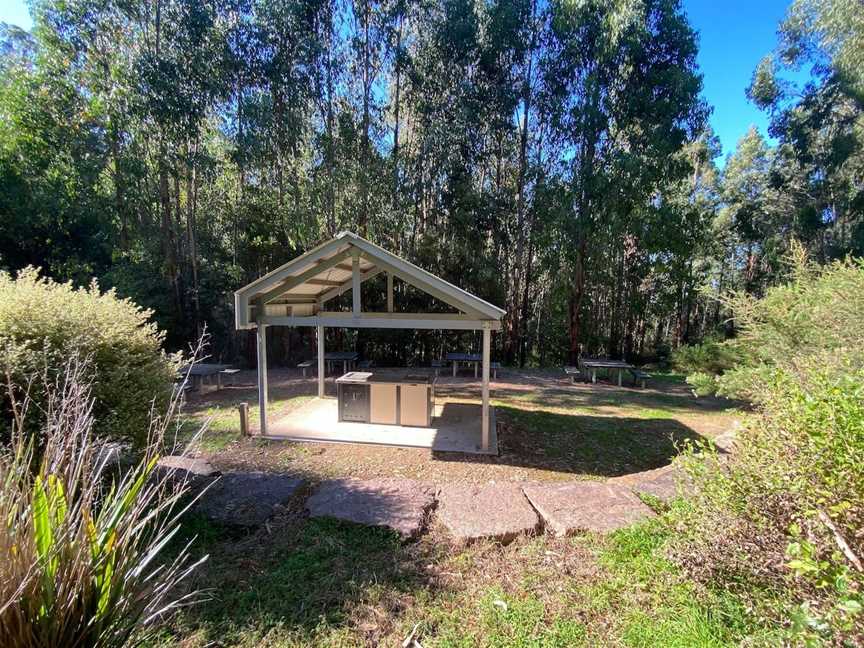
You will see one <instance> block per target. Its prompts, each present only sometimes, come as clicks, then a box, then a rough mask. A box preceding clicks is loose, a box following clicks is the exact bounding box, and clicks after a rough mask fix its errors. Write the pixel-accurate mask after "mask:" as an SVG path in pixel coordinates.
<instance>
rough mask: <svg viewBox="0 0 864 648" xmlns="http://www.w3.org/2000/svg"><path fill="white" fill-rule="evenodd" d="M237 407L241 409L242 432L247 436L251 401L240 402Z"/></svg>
mask: <svg viewBox="0 0 864 648" xmlns="http://www.w3.org/2000/svg"><path fill="white" fill-rule="evenodd" d="M237 409H238V410H240V434H241V435H242V436H244V437H247V436H249V403H240V405H239V406H238V407H237Z"/></svg>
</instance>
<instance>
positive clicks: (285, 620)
mask: <svg viewBox="0 0 864 648" xmlns="http://www.w3.org/2000/svg"><path fill="white" fill-rule="evenodd" d="M500 378H501V379H502V380H501V381H500V382H498V383H496V384H494V385H493V396H494V399H495V405H496V407H497V408H498V414H499V418H498V420H499V442H500V445H501V449H502V452H501V456H499V457H475V456H470V457H468V456H459V455H457V456H452V457H436V456H432V454H431V453H429V452H428V451H424V450H412V449H396V448H379V447H368V446H351V445H337V444H298V443H286V442H265V441H261V440H256V439H254V438H253V439H240V438H239V434H238V431H237V427H236V419H237V414H236V409H235V407H236V404H237V403H238V402H240V401H244V400H245V401H248V402H250V404H251V403H252V402H254V398H255V391H254V388H252V387H251V386H250V387H247V386H245V385H241V386H238V387H236V388H229V389H226V390H223V391H222V392H220V393H218V394H216V393H214V394H209V395H204V396H203V397H199V398H194V399H193V400H192V402H191V403H190V413H191V418H192V420H191V422H190V423H189V424H188V425H190V426H191V425H194V424H197V423H200V422H201V421H202V420H204V419H206V418H208V417H209V418H211V419H212V423H211V430H210V432H209V433H208V434H207V435H205V439H204V444H203V447H202V453H203V454H204V455H206V456H208V458H209V459H210V460H211V461H213V462H214V463H215V464H216V465H217V466H219V467H220V468H222V469H223V470H226V469H237V468H255V469H259V470H269V471H279V472H284V473H287V474H292V475H300V476H303V477H304V478H306V479H307V480H308V483H309V489H311V488H312V487H313V486H314V483H315V482H316V481H318V480H320V479H324V478H328V477H332V476H339V477H344V476H358V477H370V476H405V477H412V478H418V479H431V480H433V481H435V482H436V483H438V484H443V483H446V482H448V481H452V480H464V481H484V482H485V481H489V480H495V481H521V480H526V479H543V480H550V481H558V480H572V479H601V478H606V477H618V476H625V475H628V474H632V473H635V472H639V471H643V470H649V469H653V468H657V467H660V466H663V465H666V464H668V463H669V462H670V461H672V460H673V459H674V457H675V455H676V454H677V453H678V448H679V447H680V444H681V443H683V442H686V441H688V440H699V439H700V438H710V437H712V436H715V435H717V434H719V433H722V432H723V431H725V430H726V429H728V427H729V426H730V425H731V423H732V420H733V419H734V416H735V414H736V412H735V411H734V410H732V409H731V408H730V407H731V406H730V404H729V403H727V402H723V401H716V400H702V399H695V398H693V396H692V394H691V393H690V392H689V390H688V389H687V388H686V385H684V384H683V382H682V381H681V380H680V378H678V377H674V376H672V377H667V378H666V379H663V380H659V381H656V383H655V385H654V386H652V388H650V389H648V390H644V391H643V390H634V389H628V388H624V389H619V388H618V387H617V386H612V385H593V386H592V385H569V384H567V383H566V381H564V380H562V377H561V376H560V375H558V374H553V373H552V372H525V373H520V374H517V375H514V376H510V377H509V378H508V377H505V376H503V375H502V376H500ZM442 383H443V384H442V385H441V389H440V390H439V393H440V395H441V396H442V397H443V398H445V399H454V400H461V399H464V398H470V397H473V396H474V392H476V391H478V385H477V384H476V383H467V382H460V381H458V380H457V381H452V380H450V381H442ZM272 384H273V391H272V397H273V400H274V411H279V412H282V413H289V412H290V410H291V408H293V407H296V406H297V405H298V404H299V403H302V402H303V401H304V399H305V398H308V397H309V395H310V394H312V393H314V390H315V384H314V381H313V380H308V379H307V380H302V379H299V378H297V377H296V375H293V374H289V373H285V374H284V375H282V376H277V377H276V379H275V380H273V383H272ZM253 420H254V419H253ZM188 429H189V428H188V427H187V428H186V430H187V431H188ZM307 493H308V490H307V492H306V493H301V494H298V496H297V498H295V501H294V502H293V503H292V505H291V506H290V507H289V508H288V510H286V511H284V512H283V513H280V514H279V515H277V516H276V517H275V518H273V519H272V520H271V521H270V522H269V523H268V524H267V525H265V526H263V527H261V528H259V529H256V530H255V531H251V532H249V531H240V530H236V529H230V528H226V527H221V526H218V525H216V524H214V523H212V522H209V521H207V520H206V519H204V518H202V517H198V516H195V515H192V516H190V517H189V518H188V519H187V521H186V523H185V526H184V530H183V531H184V534H183V535H184V538H182V539H180V540H178V542H179V541H182V540H185V539H187V538H190V537H192V536H197V540H196V544H195V551H196V552H197V553H198V554H205V553H206V554H209V556H210V558H209V560H208V562H207V563H206V564H205V565H204V566H203V568H201V569H200V571H199V572H198V573H197V574H196V575H195V577H194V585H195V586H196V587H198V588H202V589H203V590H205V592H206V593H207V599H206V600H205V601H204V602H202V603H200V604H198V605H196V606H193V607H189V608H185V609H183V610H181V611H180V612H178V613H177V614H176V615H175V616H173V617H172V618H171V619H169V620H167V621H166V623H165V625H164V627H163V628H162V629H161V630H160V631H159V634H158V636H157V637H156V638H154V639H153V640H152V642H151V643H152V644H153V645H155V646H168V645H182V646H188V647H190V648H192V647H197V646H205V645H216V646H249V647H250V648H251V647H252V646H279V647H282V646H309V645H321V646H378V645H380V646H399V645H401V642H402V640H403V639H404V638H405V637H406V636H407V635H408V634H409V633H410V632H411V631H412V629H414V628H415V626H416V638H417V639H418V641H419V642H420V643H421V644H422V646H424V647H425V648H429V647H433V646H440V647H443V646H447V647H456V646H490V647H492V646H495V647H506V646H538V647H541V646H543V647H545V646H598V645H604V646H605V645H613V646H616V645H620V646H681V647H685V646H687V647H690V646H726V645H730V644H734V643H735V642H736V640H737V639H738V638H739V637H741V636H742V634H743V633H744V632H745V631H746V630H747V629H748V624H749V623H750V620H749V619H748V617H747V614H746V612H745V610H744V609H742V608H741V607H740V606H739V605H738V604H737V603H736V602H735V600H733V599H731V598H730V597H728V596H724V595H720V594H717V593H713V592H710V591H705V590H704V589H700V588H699V587H697V586H696V585H695V584H694V583H692V582H689V581H687V580H686V579H685V578H683V577H682V576H681V575H680V573H679V572H678V571H677V569H676V568H675V567H674V565H673V564H671V563H670V562H669V560H668V559H667V558H666V545H667V543H668V542H669V541H670V538H672V537H673V534H672V531H671V530H670V528H669V526H668V523H667V522H666V517H665V516H664V515H662V514H661V515H660V516H659V517H658V518H656V519H654V520H652V521H649V522H647V523H643V524H641V525H638V526H635V527H631V528H628V529H624V530H621V531H618V532H616V533H614V534H611V535H608V536H600V535H592V534H589V535H585V536H578V537H573V538H554V537H551V536H540V537H533V538H531V537H523V538H519V539H517V540H516V541H514V542H512V543H511V544H509V545H507V546H500V545H498V544H495V543H486V542H483V543H477V544H473V545H470V546H468V547H461V546H456V545H454V544H453V543H452V541H451V540H450V539H449V537H448V536H447V534H446V531H445V530H444V529H442V528H440V527H439V526H438V524H437V523H436V522H435V521H434V518H433V523H432V525H431V527H430V529H429V530H428V532H427V533H425V534H423V535H422V536H421V537H420V539H419V540H416V541H412V542H403V541H401V540H400V539H399V538H398V536H397V535H396V534H394V533H392V532H389V531H387V530H384V529H378V528H368V527H361V526H356V525H352V524H348V523H341V522H337V521H334V520H322V519H310V518H308V517H307V516H306V515H305V514H304V512H303V504H302V502H303V499H304V495H305V494H307ZM661 513H662V512H661Z"/></svg>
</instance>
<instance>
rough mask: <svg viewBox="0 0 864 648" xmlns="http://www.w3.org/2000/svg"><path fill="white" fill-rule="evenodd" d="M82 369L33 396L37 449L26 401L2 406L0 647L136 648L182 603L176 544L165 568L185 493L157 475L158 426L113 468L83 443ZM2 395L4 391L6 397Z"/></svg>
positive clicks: (69, 369) (161, 425) (164, 420)
mask: <svg viewBox="0 0 864 648" xmlns="http://www.w3.org/2000/svg"><path fill="white" fill-rule="evenodd" d="M88 373H89V372H88V371H87V368H86V365H85V364H81V363H77V362H72V363H67V366H66V371H65V372H64V373H63V374H61V375H60V377H59V378H57V380H56V381H55V382H54V383H52V384H51V385H50V386H49V388H48V389H47V390H46V392H45V394H44V407H45V413H44V416H43V417H42V421H43V424H42V429H41V431H40V437H41V443H40V448H39V451H38V452H36V451H34V446H35V445H36V439H35V438H34V436H33V434H32V432H31V431H29V430H28V431H26V432H25V430H27V427H28V426H27V425H26V417H27V416H28V415H29V414H30V412H29V408H31V407H32V406H33V403H32V402H27V401H26V399H25V400H24V401H21V400H19V399H17V398H13V400H12V410H13V428H12V431H11V443H10V444H9V445H8V446H2V447H0V555H2V559H0V646H3V648H25V647H26V648H31V647H34V646H42V647H57V648H60V647H66V646H75V647H80V648H89V647H94V648H95V647H106V648H107V647H119V646H128V645H136V644H137V643H138V642H140V641H143V640H145V639H146V637H147V631H148V628H150V627H151V626H152V624H153V623H154V622H155V621H156V620H158V619H159V618H160V617H161V616H162V615H164V614H165V613H167V612H168V611H170V610H171V609H172V608H174V607H175V606H177V605H179V604H181V603H183V602H184V601H189V599H190V597H191V596H192V594H189V593H187V594H185V595H180V594H178V591H179V590H178V588H177V587H176V586H177V584H178V583H179V582H180V581H181V580H182V579H183V578H184V577H185V576H187V575H188V574H189V573H190V571H191V570H192V569H193V568H194V567H195V565H196V564H197V563H195V564H191V561H190V560H189V553H188V545H187V546H186V548H184V549H182V550H180V551H179V553H175V552H173V551H172V555H173V557H172V558H171V559H166V558H165V557H164V556H163V550H164V549H165V547H166V545H167V544H168V543H169V542H170V541H171V539H172V538H173V537H174V536H175V535H176V533H177V530H178V523H179V516H180V515H181V514H182V512H183V507H184V502H187V501H188V498H187V497H185V495H186V493H187V490H188V489H187V487H186V484H185V483H184V482H182V481H179V480H177V479H176V478H175V476H173V475H171V474H169V473H166V472H163V471H161V470H158V469H157V461H158V459H159V452H160V449H161V448H162V447H163V446H164V445H165V442H166V439H165V435H166V431H167V430H168V429H169V426H171V419H172V416H171V415H172V413H173V408H174V406H175V405H176V400H172V402H171V403H170V404H169V410H168V416H166V417H157V416H151V417H150V418H149V420H150V425H149V434H148V437H147V438H148V440H147V443H146V444H145V445H144V448H143V452H142V454H141V455H140V459H139V460H138V461H137V463H135V464H134V465H132V466H131V467H130V466H126V467H121V466H120V465H119V464H118V463H117V462H116V459H114V460H112V459H111V455H110V454H109V453H106V452H104V446H103V445H100V442H99V441H98V439H97V438H96V437H94V434H93V403H94V400H93V398H92V397H91V394H90V388H89V384H88V382H87V379H86V376H87V375H88ZM13 392H14V390H13Z"/></svg>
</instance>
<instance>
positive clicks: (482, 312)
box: [234, 232, 505, 329]
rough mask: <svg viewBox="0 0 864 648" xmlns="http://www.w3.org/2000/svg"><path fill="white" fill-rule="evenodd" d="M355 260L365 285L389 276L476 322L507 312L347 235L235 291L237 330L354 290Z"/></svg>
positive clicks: (495, 318) (326, 243)
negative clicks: (257, 318)
mask: <svg viewBox="0 0 864 648" xmlns="http://www.w3.org/2000/svg"><path fill="white" fill-rule="evenodd" d="M355 257H357V269H358V272H359V275H360V277H359V280H360V281H365V280H366V279H369V278H371V277H373V276H375V275H377V274H379V273H381V272H389V273H391V274H392V275H394V276H396V277H399V278H400V279H402V280H403V281H405V282H407V283H409V284H411V285H412V286H414V287H415V288H418V289H419V290H421V291H423V292H425V293H427V294H429V295H431V296H432V297H435V298H436V299H438V300H440V301H442V302H444V303H446V304H448V305H450V306H452V307H453V308H455V309H456V310H457V311H459V312H461V313H464V314H466V315H471V316H472V317H474V318H475V319H478V320H494V321H497V320H500V319H501V318H502V317H503V316H504V313H505V311H504V310H502V309H500V308H498V307H497V306H494V305H492V304H490V303H489V302H487V301H484V300H482V299H480V298H479V297H477V296H475V295H472V294H471V293H469V292H467V291H465V290H462V289H461V288H459V287H457V286H454V285H453V284H451V283H449V282H447V281H444V280H443V279H441V278H440V277H436V276H435V275H433V274H432V273H431V272H427V271H426V270H423V269H422V268H418V267H417V266H416V265H414V264H413V263H409V262H408V261H405V260H404V259H402V258H400V257H398V256H396V255H395V254H392V253H390V252H388V251H387V250H385V249H384V248H381V247H379V246H377V245H375V244H374V243H370V242H369V241H367V240H366V239H364V238H362V237H360V236H357V235H356V234H354V233H353V232H342V233H341V234H339V235H337V236H336V237H334V238H332V239H330V240H329V241H327V242H325V243H322V244H321V245H319V246H317V247H315V248H313V249H311V250H309V251H308V252H306V253H305V254H303V255H301V256H299V257H297V258H296V259H294V260H292V261H289V262H288V263H286V264H284V265H282V266H280V267H278V268H276V269H275V270H273V271H272V272H268V273H267V274H266V275H264V276H263V277H259V278H258V279H256V280H255V281H253V282H252V283H250V284H248V285H246V286H243V288H241V289H240V290H238V291H236V292H235V293H234V306H235V310H236V312H235V319H236V325H237V328H238V329H242V328H252V327H254V326H255V323H254V316H253V313H252V309H253V307H254V308H260V307H261V306H263V305H266V304H274V303H276V304H278V303H283V304H286V303H287V304H310V305H313V306H312V307H313V308H314V309H316V310H320V307H321V304H323V303H324V302H327V301H329V300H330V299H332V298H334V297H336V296H338V295H341V294H342V293H344V292H346V291H348V290H350V289H351V287H352V285H353V265H352V264H353V262H354V258H355Z"/></svg>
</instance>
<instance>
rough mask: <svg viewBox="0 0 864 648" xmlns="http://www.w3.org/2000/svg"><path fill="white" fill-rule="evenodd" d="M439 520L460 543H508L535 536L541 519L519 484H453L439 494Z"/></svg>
mask: <svg viewBox="0 0 864 648" xmlns="http://www.w3.org/2000/svg"><path fill="white" fill-rule="evenodd" d="M438 519H439V520H441V522H442V523H443V524H444V526H446V527H447V529H448V530H449V531H450V533H451V534H452V535H453V536H454V537H455V538H456V539H457V540H459V541H460V542H472V541H475V540H481V539H492V540H497V541H499V542H502V543H505V544H506V543H508V542H510V541H512V540H513V539H515V538H516V537H517V536H519V535H521V534H523V533H535V532H536V531H538V530H539V528H540V518H539V517H538V516H537V513H536V512H535V511H534V509H533V508H531V504H529V503H528V500H527V499H525V496H524V495H523V494H522V489H521V488H520V486H519V485H518V484H506V483H504V484H482V485H474V484H452V485H449V486H445V487H444V488H442V489H441V492H440V493H439V494H438Z"/></svg>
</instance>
